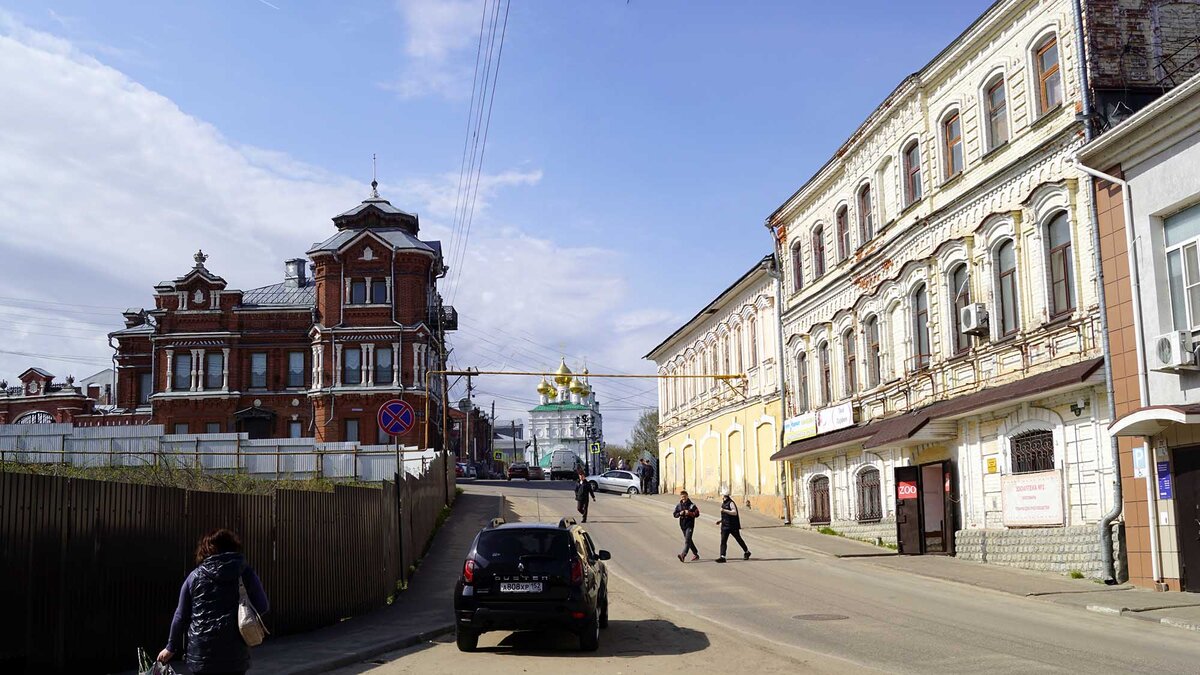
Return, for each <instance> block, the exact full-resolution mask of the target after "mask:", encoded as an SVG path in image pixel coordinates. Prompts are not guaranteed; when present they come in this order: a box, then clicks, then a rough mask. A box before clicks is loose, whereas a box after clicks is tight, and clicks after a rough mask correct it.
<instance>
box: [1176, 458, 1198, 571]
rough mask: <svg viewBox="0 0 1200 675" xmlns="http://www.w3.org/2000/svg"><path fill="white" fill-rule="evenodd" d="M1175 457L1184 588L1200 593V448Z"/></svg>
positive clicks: (1177, 513)
mask: <svg viewBox="0 0 1200 675" xmlns="http://www.w3.org/2000/svg"><path fill="white" fill-rule="evenodd" d="M1173 454H1174V460H1175V476H1174V481H1175V486H1174V488H1175V516H1176V521H1175V522H1176V523H1177V526H1176V528H1175V531H1176V534H1177V535H1178V537H1179V566H1180V568H1181V573H1180V577H1182V584H1181V585H1182V586H1183V590H1185V591H1188V592H1191V593H1200V446H1197V447H1190V448H1176V449H1175V450H1174V451H1173Z"/></svg>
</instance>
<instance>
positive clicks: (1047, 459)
mask: <svg viewBox="0 0 1200 675" xmlns="http://www.w3.org/2000/svg"><path fill="white" fill-rule="evenodd" d="M1009 452H1010V455H1011V457H1010V459H1011V460H1012V472H1013V473H1033V472H1034V471H1051V470H1053V469H1054V434H1052V433H1050V432H1049V431H1045V430H1042V429H1034V430H1033V431H1026V432H1024V433H1020V434H1017V435H1016V436H1013V437H1012V438H1010V439H1009Z"/></svg>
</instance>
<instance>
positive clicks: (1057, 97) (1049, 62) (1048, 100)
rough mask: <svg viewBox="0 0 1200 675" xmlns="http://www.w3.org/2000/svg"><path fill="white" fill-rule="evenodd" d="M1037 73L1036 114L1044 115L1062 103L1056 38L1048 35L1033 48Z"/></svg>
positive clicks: (1060, 74)
mask: <svg viewBox="0 0 1200 675" xmlns="http://www.w3.org/2000/svg"><path fill="white" fill-rule="evenodd" d="M1033 65H1034V70H1035V71H1036V72H1037V79H1038V83H1037V92H1038V101H1037V103H1038V114H1039V115H1044V114H1046V113H1047V112H1049V111H1050V110H1052V109H1053V108H1054V107H1055V106H1057V105H1059V104H1060V103H1062V73H1061V72H1060V71H1059V69H1058V37H1057V36H1055V35H1053V34H1052V35H1049V36H1047V37H1046V39H1045V40H1042V41H1041V42H1039V43H1038V44H1037V46H1036V47H1034V48H1033Z"/></svg>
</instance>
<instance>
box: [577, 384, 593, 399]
mask: <svg viewBox="0 0 1200 675" xmlns="http://www.w3.org/2000/svg"><path fill="white" fill-rule="evenodd" d="M590 393H592V388H591V387H589V386H588V385H587V383H586V382H580V383H579V395H580V396H587V395H588V394H590Z"/></svg>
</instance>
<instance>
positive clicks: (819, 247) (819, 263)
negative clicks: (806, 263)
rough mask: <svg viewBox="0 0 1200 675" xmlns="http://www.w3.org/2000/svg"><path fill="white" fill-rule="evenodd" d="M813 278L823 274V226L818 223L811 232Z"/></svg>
mask: <svg viewBox="0 0 1200 675" xmlns="http://www.w3.org/2000/svg"><path fill="white" fill-rule="evenodd" d="M812 259H813V278H814V279H816V278H817V277H819V276H821V275H822V274H825V228H824V227H821V226H820V225H818V226H817V227H816V229H814V230H813V232H812Z"/></svg>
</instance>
